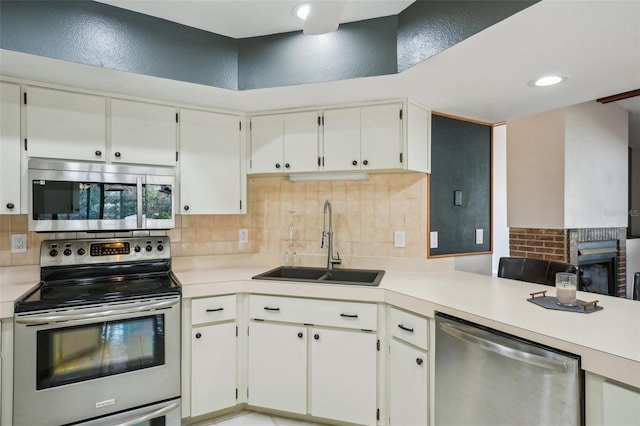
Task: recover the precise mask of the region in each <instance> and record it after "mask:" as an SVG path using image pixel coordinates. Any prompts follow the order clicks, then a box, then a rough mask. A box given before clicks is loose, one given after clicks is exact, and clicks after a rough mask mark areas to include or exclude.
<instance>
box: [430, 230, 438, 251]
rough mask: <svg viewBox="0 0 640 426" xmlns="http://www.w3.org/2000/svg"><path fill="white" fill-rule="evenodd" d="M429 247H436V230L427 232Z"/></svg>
mask: <svg viewBox="0 0 640 426" xmlns="http://www.w3.org/2000/svg"><path fill="white" fill-rule="evenodd" d="M429 248H432V249H437V248H438V231H433V232H431V233H429Z"/></svg>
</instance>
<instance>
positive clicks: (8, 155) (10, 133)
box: [0, 82, 20, 214]
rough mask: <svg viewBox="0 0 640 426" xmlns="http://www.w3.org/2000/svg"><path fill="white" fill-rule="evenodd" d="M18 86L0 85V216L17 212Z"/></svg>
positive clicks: (18, 177)
mask: <svg viewBox="0 0 640 426" xmlns="http://www.w3.org/2000/svg"><path fill="white" fill-rule="evenodd" d="M18 182H20V86H18V85H17V84H10V83H4V82H1V83H0V214H19V213H20V185H19V184H18Z"/></svg>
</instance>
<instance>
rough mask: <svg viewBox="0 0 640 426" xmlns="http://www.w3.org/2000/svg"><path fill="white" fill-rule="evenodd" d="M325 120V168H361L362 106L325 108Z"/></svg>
mask: <svg viewBox="0 0 640 426" xmlns="http://www.w3.org/2000/svg"><path fill="white" fill-rule="evenodd" d="M323 121H324V129H323V130H324V140H323V145H324V149H323V164H324V168H323V170H325V171H337V170H360V108H336V109H329V110H325V111H324V120H323Z"/></svg>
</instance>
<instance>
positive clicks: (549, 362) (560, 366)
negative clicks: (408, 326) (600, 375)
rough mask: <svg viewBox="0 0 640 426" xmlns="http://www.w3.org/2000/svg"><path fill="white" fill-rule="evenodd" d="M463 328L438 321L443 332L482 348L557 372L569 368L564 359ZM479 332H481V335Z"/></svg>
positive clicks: (488, 334) (472, 329)
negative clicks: (548, 356)
mask: <svg viewBox="0 0 640 426" xmlns="http://www.w3.org/2000/svg"><path fill="white" fill-rule="evenodd" d="M464 328H465V329H466V330H463V329H462V328H461V327H460V326H458V325H457V324H455V323H451V322H446V321H443V322H441V323H440V330H442V331H443V332H445V333H447V334H448V335H450V336H452V337H454V338H456V339H459V340H462V341H464V342H467V343H471V344H474V345H477V346H480V347H481V348H482V349H484V350H487V351H491V352H494V353H496V354H498V355H501V356H504V357H507V358H511V359H514V360H516V361H520V362H524V363H527V364H530V365H535V366H537V367H541V368H544V369H547V370H551V371H553V372H557V373H566V372H567V371H568V370H569V367H568V366H567V363H566V362H564V361H559V360H555V359H548V358H545V357H543V356H540V355H537V354H534V353H531V352H526V351H523V350H521V349H519V348H515V347H511V346H508V345H505V344H504V343H503V342H501V343H498V342H496V341H494V340H492V339H491V333H488V332H484V331H482V330H479V329H474V328H472V327H464ZM480 334H483V336H481V335H480ZM436 344H437V341H436Z"/></svg>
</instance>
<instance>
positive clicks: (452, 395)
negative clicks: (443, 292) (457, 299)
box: [434, 314, 584, 426]
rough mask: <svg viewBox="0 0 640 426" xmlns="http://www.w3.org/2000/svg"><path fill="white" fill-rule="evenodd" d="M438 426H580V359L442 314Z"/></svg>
mask: <svg viewBox="0 0 640 426" xmlns="http://www.w3.org/2000/svg"><path fill="white" fill-rule="evenodd" d="M435 356H436V358H435V373H434V374H435V424H436V425H442V426H445V425H452V426H453V425H455V426H460V425H491V426H498V425H500V426H502V425H505V426H506V425H509V426H513V425H545V426H547V425H563V426H565V425H580V424H583V423H584V420H583V419H584V415H583V413H584V402H583V401H584V398H583V383H584V379H583V373H582V371H581V369H580V357H579V356H577V355H573V354H569V353H566V352H561V351H558V350H555V349H552V348H549V347H545V346H542V345H539V344H536V343H533V342H530V341H526V340H523V339H520V338H517V337H515V336H511V335H509V334H506V333H502V332H499V331H496V330H493V329H490V328H487V327H482V326H479V325H477V324H474V323H470V322H468V321H464V320H461V319H459V318H455V317H452V316H448V315H444V314H436V352H435Z"/></svg>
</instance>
